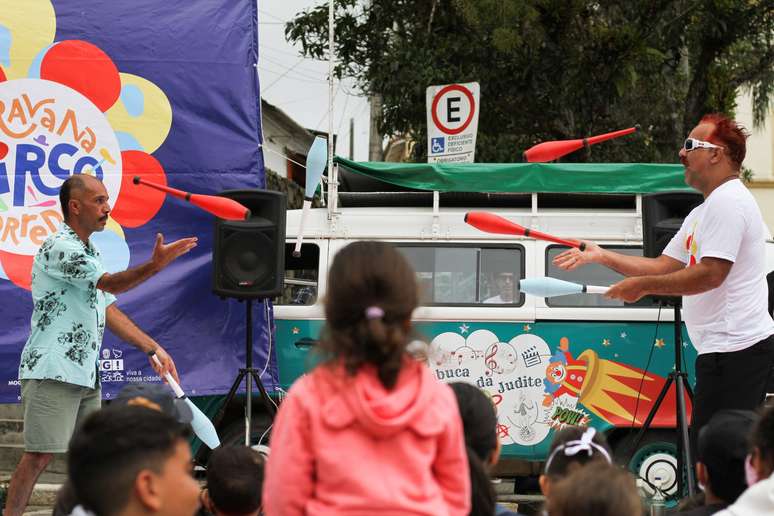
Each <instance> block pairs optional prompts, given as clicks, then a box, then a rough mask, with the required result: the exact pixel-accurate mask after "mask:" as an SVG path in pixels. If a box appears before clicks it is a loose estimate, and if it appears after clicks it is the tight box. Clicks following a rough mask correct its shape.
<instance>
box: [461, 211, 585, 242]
mask: <svg viewBox="0 0 774 516" xmlns="http://www.w3.org/2000/svg"><path fill="white" fill-rule="evenodd" d="M465 222H467V223H468V224H470V225H471V226H473V227H474V228H476V229H480V230H481V231H484V232H485V233H498V234H501V235H518V236H525V237H529V238H534V239H536V240H545V241H547V242H554V243H555V244H562V245H566V246H569V247H577V248H578V249H580V250H581V251H583V250H584V249H585V248H586V244H584V243H582V242H578V241H577V240H567V239H565V238H559V237H555V236H554V235H549V234H548V233H543V232H541V231H535V230H532V229H529V228H525V227H524V226H522V225H519V224H516V223H515V222H511V221H510V220H508V219H506V218H503V217H500V216H499V215H495V214H493V213H487V212H485V211H469V212H468V213H466V214H465Z"/></svg>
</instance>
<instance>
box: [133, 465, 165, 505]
mask: <svg viewBox="0 0 774 516" xmlns="http://www.w3.org/2000/svg"><path fill="white" fill-rule="evenodd" d="M134 493H135V495H136V496H137V499H138V500H139V502H140V503H141V504H142V505H143V506H144V507H146V508H148V509H150V510H151V511H153V512H155V511H158V510H159V509H161V505H162V502H161V496H160V493H159V490H158V486H157V485H156V476H155V475H154V473H153V472H152V471H151V470H149V469H143V470H141V471H140V472H139V473H137V477H136V478H135V479H134Z"/></svg>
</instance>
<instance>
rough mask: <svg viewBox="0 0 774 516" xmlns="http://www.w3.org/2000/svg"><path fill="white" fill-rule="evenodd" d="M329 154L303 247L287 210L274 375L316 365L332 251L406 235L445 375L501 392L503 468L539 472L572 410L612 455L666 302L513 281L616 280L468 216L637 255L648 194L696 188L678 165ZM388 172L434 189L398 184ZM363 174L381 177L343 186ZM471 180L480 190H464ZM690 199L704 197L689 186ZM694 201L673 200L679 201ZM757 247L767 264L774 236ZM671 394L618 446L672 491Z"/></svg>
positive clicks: (437, 368) (668, 351)
mask: <svg viewBox="0 0 774 516" xmlns="http://www.w3.org/2000/svg"><path fill="white" fill-rule="evenodd" d="M337 163H338V166H339V174H340V176H339V177H340V179H339V186H340V188H339V189H338V190H339V191H338V192H337V191H336V190H337V189H336V188H333V189H331V191H329V196H328V200H329V202H328V206H327V208H319V209H313V210H312V211H311V212H310V213H309V216H308V218H307V221H306V227H305V228H304V235H305V240H304V244H303V247H302V254H301V257H300V258H294V257H293V256H292V254H291V251H292V248H293V243H294V242H295V239H296V236H297V233H298V230H299V223H300V215H301V214H300V210H297V211H290V212H288V217H287V224H286V227H287V244H286V248H287V252H286V258H285V259H286V262H285V269H286V286H285V294H284V295H283V296H282V298H281V299H279V300H277V301H275V305H274V316H275V322H276V339H275V344H276V351H277V360H278V367H279V380H280V384H281V386H282V388H283V389H288V388H289V386H290V385H291V384H292V383H293V381H294V380H295V379H296V378H298V377H299V376H300V375H301V374H303V373H304V372H305V371H306V370H308V369H309V368H310V367H311V366H312V365H313V364H314V361H315V356H316V355H315V354H314V348H315V343H316V342H317V339H318V338H319V334H320V330H321V328H322V326H323V324H324V314H323V306H322V304H321V299H322V298H323V297H324V295H325V291H326V280H327V269H328V266H329V264H330V263H331V260H332V258H333V256H334V255H335V254H336V252H337V251H338V250H339V249H341V248H342V247H344V246H346V245H347V244H348V243H350V242H352V241H355V240H382V241H387V242H391V243H393V244H394V245H395V246H396V247H397V248H398V249H400V250H401V251H402V252H403V253H404V254H405V256H406V257H407V258H408V259H409V261H410V262H411V263H412V265H413V266H414V268H415V270H416V272H417V277H418V280H419V283H420V285H421V286H422V289H423V302H422V306H421V307H420V308H419V309H417V311H416V312H415V315H414V322H415V326H416V328H417V329H418V331H419V332H420V334H422V335H423V336H424V338H425V339H426V342H427V343H429V357H430V358H429V367H431V368H432V369H433V371H434V372H435V374H436V376H437V377H438V378H439V379H440V380H442V381H447V382H449V381H464V382H469V383H472V384H475V385H478V386H479V387H481V388H482V389H484V390H485V391H486V392H488V393H489V394H490V395H491V397H492V399H493V401H494V403H495V404H496V407H497V410H498V418H499V434H500V438H501V439H502V442H503V444H504V448H503V457H504V458H505V459H510V460H505V461H504V465H503V468H504V469H507V470H508V471H507V472H508V473H510V474H530V473H536V472H537V471H538V468H539V464H538V463H539V461H541V460H545V457H546V455H547V450H548V446H549V444H550V442H551V437H552V432H553V431H554V430H555V429H557V428H560V427H562V426H563V425H568V424H571V425H592V426H594V427H596V428H597V429H599V430H600V431H603V432H605V433H606V434H607V437H608V440H609V441H610V443H611V445H612V446H613V448H614V449H615V450H616V452H617V453H618V454H621V453H626V452H627V450H626V448H627V443H628V442H630V440H631V438H632V434H633V433H636V429H639V427H640V426H641V425H642V423H643V421H644V420H645V419H646V417H647V416H648V414H649V412H650V411H651V409H653V408H654V403H655V400H656V398H657V397H658V394H659V392H660V391H661V388H662V386H663V385H664V383H665V381H666V378H667V376H668V375H669V373H670V372H671V371H672V369H673V366H674V363H675V352H674V343H675V327H674V323H673V321H674V315H675V312H674V309H673V308H672V307H669V306H662V305H661V304H659V303H658V302H656V301H654V300H651V299H644V300H641V301H640V302H637V303H634V304H624V303H622V302H619V301H611V300H606V299H604V298H603V297H602V296H600V295H594V294H575V295H567V296H561V297H552V298H538V297H533V296H528V295H524V294H523V293H521V292H519V291H518V289H516V290H515V292H514V291H513V290H512V287H513V286H514V282H513V281H512V279H514V278H515V279H516V280H518V279H521V278H532V277H541V276H549V277H555V278H561V279H565V280H569V281H572V282H577V283H583V284H593V285H610V284H612V283H614V282H616V281H618V280H619V279H620V278H621V277H620V276H619V275H618V274H616V273H614V272H612V271H610V270H608V269H606V268H603V267H601V266H596V265H594V266H588V267H585V268H582V269H579V270H576V271H571V272H568V271H561V270H559V269H557V268H556V267H555V266H553V265H552V258H553V257H554V256H555V255H556V254H558V253H559V252H561V251H562V250H563V249H565V248H564V247H562V246H559V245H556V244H552V243H550V242H544V241H539V240H533V239H531V238H524V237H515V236H510V235H498V234H488V233H483V232H481V231H479V230H477V229H475V228H473V227H471V226H470V225H468V224H466V223H465V222H464V216H465V214H466V213H467V212H468V211H473V210H475V211H489V212H492V213H495V214H497V215H500V216H503V217H505V218H507V219H510V220H511V221H513V222H516V223H518V224H521V225H523V226H525V227H528V228H532V229H537V230H540V231H543V232H546V233H550V234H553V235H559V236H562V237H567V238H573V239H586V240H593V241H595V242H597V243H599V244H600V245H602V246H604V247H609V248H612V249H615V250H617V251H619V252H624V253H630V254H632V255H642V254H643V196H644V195H646V194H651V193H656V192H664V191H679V192H683V194H684V193H686V192H688V193H690V192H692V191H691V190H690V189H689V188H687V187H686V186H685V184H684V182H683V169H682V166H680V165H640V164H623V165H615V164H604V165H596V164H582V165H581V164H574V165H568V164H555V165H553V164H550V165H545V164H541V165H535V164H523V165H521V164H520V165H487V164H467V165H424V164H394V163H366V164H363V163H353V162H349V161H346V160H342V159H337ZM375 179H378V180H379V182H374V180H375ZM384 181H389V184H388V183H385V182H384ZM362 183H370V184H367V185H365V186H364V185H363V184H362ZM395 184H397V185H399V186H400V187H402V188H404V189H405V188H407V187H412V186H414V187H417V188H425V189H428V188H429V190H430V191H417V190H414V191H395V190H396V187H395V186H393V185H395ZM374 185H375V186H374ZM365 187H368V188H370V189H371V190H373V189H374V187H375V188H376V189H377V191H376V192H374V191H371V192H351V191H344V190H345V189H346V190H352V189H355V190H362V189H364V188H365ZM434 188H435V189H437V190H444V191H445V192H444V193H441V194H438V193H437V190H436V191H435V192H434V191H433V189H434ZM474 188H476V189H477V190H478V192H479V193H462V192H464V191H465V190H468V191H469V190H472V189H474ZM460 191H462V192H460ZM480 192H484V193H480ZM495 192H497V193H495ZM645 199H646V200H645V204H646V205H647V204H648V203H650V202H651V201H650V199H651V198H650V197H646V198H645ZM687 199H692V202H694V205H695V204H697V203H698V202H701V196H700V195H699V194H695V193H694V196H693V197H690V196H689V197H687ZM682 204H685V203H682ZM690 207H691V206H677V207H676V209H677V211H683V212H684V213H683V216H684V215H685V214H687V212H688V211H689V209H690ZM660 236H661V237H663V235H660ZM767 254H768V261H769V264H770V267H769V269H774V242H769V245H768V246H767ZM516 285H517V282H516ZM681 335H682V341H683V346H682V350H683V355H684V360H683V363H684V366H685V369H686V370H687V372H688V374H689V378H690V380H691V382H692V381H693V363H694V358H695V351H694V349H693V347H692V346H690V342H689V339H688V335H687V333H686V332H685V329H684V328H682V329H681ZM675 397H676V396H675V388H674V387H672V388H670V389H669V391H668V393H667V395H666V397H665V399H664V402H663V403H662V404H661V406H660V408H659V409H658V411H656V413H655V418H654V419H653V423H652V425H651V426H650V430H649V431H648V432H647V434H646V435H645V439H643V440H642V442H641V443H640V444H639V446H638V447H637V449H636V450H630V453H626V454H627V455H630V457H628V458H625V459H624V460H627V461H628V463H629V466H630V468H631V469H632V471H634V472H636V473H637V474H639V475H640V476H642V477H643V478H646V479H649V480H650V481H653V480H654V478H655V477H656V476H660V477H662V479H664V477H666V479H665V484H664V486H665V488H666V490H667V492H671V493H675V492H676V489H677V469H676V458H675V456H676V452H675V449H676V447H675V444H674V443H675V442H676V440H675V430H674V429H675V426H676V423H675V406H676V405H675ZM688 411H689V413H690V397H689V398H688ZM501 473H503V471H501ZM662 481H664V480H662Z"/></svg>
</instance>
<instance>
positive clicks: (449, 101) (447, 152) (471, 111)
mask: <svg viewBox="0 0 774 516" xmlns="http://www.w3.org/2000/svg"><path fill="white" fill-rule="evenodd" d="M479 96H480V92H479V85H478V83H477V82H470V83H466V84H445V85H439V86H430V87H429V88H427V94H426V98H427V162H428V163H473V161H474V158H475V153H476V133H477V131H478V112H479Z"/></svg>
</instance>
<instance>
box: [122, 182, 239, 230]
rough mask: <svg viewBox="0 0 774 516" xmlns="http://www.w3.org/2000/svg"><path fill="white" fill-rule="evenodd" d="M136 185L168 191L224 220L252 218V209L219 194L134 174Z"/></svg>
mask: <svg viewBox="0 0 774 516" xmlns="http://www.w3.org/2000/svg"><path fill="white" fill-rule="evenodd" d="M132 181H133V182H134V184H136V185H145V186H149V187H151V188H155V189H156V190H161V191H162V192H167V193H168V194H170V195H172V196H173V197H177V198H178V199H183V200H184V201H188V202H190V203H191V204H193V205H194V206H198V207H199V208H201V209H203V210H204V211H206V212H209V213H212V214H213V215H215V216H216V217H220V218H221V219H224V220H247V219H248V218H250V210H249V209H247V208H245V207H244V206H243V205H241V204H240V203H238V202H236V201H235V200H233V199H227V198H225V197H220V196H218V195H203V194H192V193H190V192H184V191H182V190H178V189H177V188H171V187H169V186H164V185H160V184H158V183H153V182H151V181H146V180H145V179H142V178H140V177H139V176H134V179H133V180H132Z"/></svg>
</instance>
